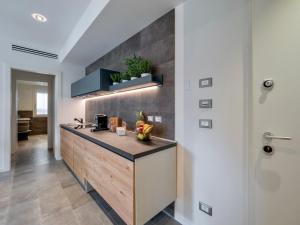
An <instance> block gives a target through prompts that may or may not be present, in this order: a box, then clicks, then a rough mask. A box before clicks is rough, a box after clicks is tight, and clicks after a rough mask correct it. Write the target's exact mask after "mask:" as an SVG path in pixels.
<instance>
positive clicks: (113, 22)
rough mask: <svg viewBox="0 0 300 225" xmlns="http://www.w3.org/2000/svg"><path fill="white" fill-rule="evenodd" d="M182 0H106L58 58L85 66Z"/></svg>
mask: <svg viewBox="0 0 300 225" xmlns="http://www.w3.org/2000/svg"><path fill="white" fill-rule="evenodd" d="M184 1H185V0H110V1H109V3H108V4H107V5H106V6H105V7H104V8H103V9H102V11H101V12H100V13H99V15H98V17H97V18H96V19H95V20H94V21H93V23H92V24H91V25H90V26H89V28H88V29H87V30H86V31H85V33H84V34H83V35H82V36H80V37H78V40H77V42H76V44H75V45H73V46H72V48H69V49H68V51H63V54H61V55H60V56H61V60H63V61H70V62H73V63H77V64H81V65H84V66H87V65H89V64H91V63H92V62H94V61H95V60H96V59H98V58H99V57H101V56H103V55H104V54H106V53H107V52H109V51H110V50H112V49H113V48H114V47H116V46H118V45H119V44H121V43H122V42H124V41H125V40H127V39H128V38H130V37H131V36H133V35H134V34H136V33H137V32H139V31H140V30H142V29H143V28H145V27H146V26H147V25H149V24H151V23H152V22H154V21H155V20H156V19H158V18H159V17H161V16H163V15H164V14H165V13H167V12H169V11H170V10H172V9H174V8H175V7H176V6H177V5H179V4H180V3H182V2H184Z"/></svg>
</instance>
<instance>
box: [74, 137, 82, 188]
mask: <svg viewBox="0 0 300 225" xmlns="http://www.w3.org/2000/svg"><path fill="white" fill-rule="evenodd" d="M73 150H74V173H75V174H76V175H77V177H78V178H79V179H80V180H81V182H82V183H83V182H84V179H85V146H84V139H82V138H81V137H79V136H76V138H74V142H73Z"/></svg>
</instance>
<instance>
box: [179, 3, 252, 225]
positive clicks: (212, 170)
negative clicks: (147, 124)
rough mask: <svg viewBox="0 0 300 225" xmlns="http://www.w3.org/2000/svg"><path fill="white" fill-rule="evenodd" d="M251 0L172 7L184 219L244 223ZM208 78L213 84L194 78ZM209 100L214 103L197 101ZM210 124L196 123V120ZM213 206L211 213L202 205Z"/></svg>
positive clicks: (209, 224)
mask: <svg viewBox="0 0 300 225" xmlns="http://www.w3.org/2000/svg"><path fill="white" fill-rule="evenodd" d="M249 15H250V2H249V1H247V0H226V1H224V0H210V1H207V0H188V1H187V2H186V3H184V4H183V5H181V6H179V7H178V8H177V9H176V84H175V85H176V96H175V99H176V140H177V141H178V144H179V150H178V200H177V201H176V209H175V216H176V219H178V220H179V221H180V222H182V223H183V224H184V225H192V224H195V225H221V224H222V225H246V224H247V187H248V183H247V180H248V176H247V148H246V147H245V146H246V143H247V138H246V136H247V133H246V130H247V123H246V122H245V121H247V95H246V93H247V86H246V84H245V83H246V82H247V79H248V75H249V68H251V59H250V58H251V54H250V53H251V51H250V50H251V41H250V30H251V29H250V28H249V26H250V16H249ZM206 77H213V87H212V88H204V89H200V88H199V79H200V78H206ZM201 98H212V99H213V108H212V109H199V106H198V105H199V99H201ZM200 118H203V119H212V120H213V129H200V128H199V122H198V121H199V119H200ZM199 201H202V202H204V203H207V204H208V205H211V206H212V207H213V216H212V217H210V216H208V215H206V214H204V213H203V212H201V211H199V209H198V208H199V207H198V203H199Z"/></svg>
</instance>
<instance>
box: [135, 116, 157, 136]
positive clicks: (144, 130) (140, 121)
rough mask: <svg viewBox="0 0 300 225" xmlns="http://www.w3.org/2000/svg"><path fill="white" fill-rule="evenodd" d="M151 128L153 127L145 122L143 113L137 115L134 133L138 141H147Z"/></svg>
mask: <svg viewBox="0 0 300 225" xmlns="http://www.w3.org/2000/svg"><path fill="white" fill-rule="evenodd" d="M153 127H154V126H153V125H151V124H147V123H146V122H145V115H144V113H143V112H138V113H137V121H136V133H137V139H138V140H140V141H149V140H150V137H151V132H152V130H153Z"/></svg>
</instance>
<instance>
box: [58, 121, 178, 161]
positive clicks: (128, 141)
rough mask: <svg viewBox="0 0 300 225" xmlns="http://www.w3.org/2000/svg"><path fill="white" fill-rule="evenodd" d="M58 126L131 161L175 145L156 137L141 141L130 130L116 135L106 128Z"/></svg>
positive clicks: (172, 142) (173, 142)
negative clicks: (102, 129)
mask: <svg viewBox="0 0 300 225" xmlns="http://www.w3.org/2000/svg"><path fill="white" fill-rule="evenodd" d="M60 127H61V128H63V129H66V130H68V131H70V132H72V133H74V134H76V135H78V136H80V137H82V138H84V139H86V140H89V141H91V142H93V143H95V144H97V145H99V146H101V147H103V148H106V149H108V150H110V151H112V152H114V153H116V154H118V155H120V156H122V157H124V158H126V159H129V160H131V161H134V160H135V159H136V158H140V157H143V156H146V155H149V154H153V153H155V152H159V151H162V150H165V149H168V148H171V147H174V146H176V145H177V143H176V142H175V141H168V140H164V139H160V138H156V137H152V139H151V141H149V142H141V141H138V140H137V139H136V136H135V134H134V133H132V132H127V135H126V136H118V135H117V134H116V133H112V132H109V131H106V130H104V131H97V132H91V131H90V128H83V129H74V128H73V127H72V126H69V125H64V124H61V125H60Z"/></svg>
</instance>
